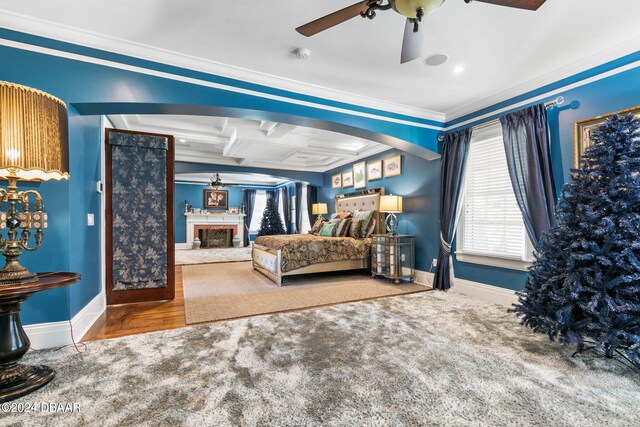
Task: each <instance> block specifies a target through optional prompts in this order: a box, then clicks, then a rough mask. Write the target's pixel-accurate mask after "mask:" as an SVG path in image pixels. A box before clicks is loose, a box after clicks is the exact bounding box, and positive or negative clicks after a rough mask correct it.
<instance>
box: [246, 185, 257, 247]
mask: <svg viewBox="0 0 640 427" xmlns="http://www.w3.org/2000/svg"><path fill="white" fill-rule="evenodd" d="M255 205H256V190H244V212H245V217H244V245H245V246H249V245H250V244H251V242H250V239H249V226H250V225H251V217H252V216H253V208H254V207H255Z"/></svg>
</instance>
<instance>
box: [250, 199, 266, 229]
mask: <svg viewBox="0 0 640 427" xmlns="http://www.w3.org/2000/svg"><path fill="white" fill-rule="evenodd" d="M266 207H267V192H266V191H262V190H258V191H256V201H255V203H254V204H253V214H252V215H251V222H250V223H249V231H250V232H251V233H257V232H258V230H260V222H261V221H262V215H263V214H264V209H265V208H266Z"/></svg>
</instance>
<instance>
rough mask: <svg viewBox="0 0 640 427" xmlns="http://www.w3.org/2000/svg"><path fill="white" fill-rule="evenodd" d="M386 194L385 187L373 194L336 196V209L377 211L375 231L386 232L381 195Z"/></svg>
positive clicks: (338, 210)
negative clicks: (381, 207) (381, 208)
mask: <svg viewBox="0 0 640 427" xmlns="http://www.w3.org/2000/svg"><path fill="white" fill-rule="evenodd" d="M381 194H384V189H382V188H381V189H380V191H379V192H375V193H371V194H360V195H353V196H352V195H349V196H347V197H340V196H336V199H335V209H336V212H342V211H349V212H355V211H356V210H357V209H360V210H364V211H376V214H375V215H374V218H375V219H376V228H375V231H374V232H375V233H376V234H377V233H382V232H384V214H382V213H380V195H381Z"/></svg>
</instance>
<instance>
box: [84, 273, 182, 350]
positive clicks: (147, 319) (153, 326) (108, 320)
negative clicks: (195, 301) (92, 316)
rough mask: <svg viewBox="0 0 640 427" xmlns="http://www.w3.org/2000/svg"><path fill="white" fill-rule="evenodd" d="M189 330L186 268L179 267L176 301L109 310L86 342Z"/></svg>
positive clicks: (124, 306) (112, 307) (87, 335)
mask: <svg viewBox="0 0 640 427" xmlns="http://www.w3.org/2000/svg"><path fill="white" fill-rule="evenodd" d="M185 326H187V323H186V320H185V315H184V295H183V292H182V268H181V267H179V266H176V298H175V299H174V300H173V301H167V302H144V303H133V304H122V305H113V306H108V307H107V310H106V311H105V313H104V314H103V315H102V317H100V319H98V321H97V322H96V323H95V324H94V325H93V326H92V327H91V329H90V330H89V332H87V334H86V335H85V336H84V338H83V339H82V341H83V342H85V341H96V340H102V339H106V338H117V337H123V336H126V335H135V334H142V333H145V332H154V331H163V330H167V329H176V328H182V327H185Z"/></svg>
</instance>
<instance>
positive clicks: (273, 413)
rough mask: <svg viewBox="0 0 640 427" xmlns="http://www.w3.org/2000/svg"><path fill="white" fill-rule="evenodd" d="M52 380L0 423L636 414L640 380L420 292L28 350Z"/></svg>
mask: <svg viewBox="0 0 640 427" xmlns="http://www.w3.org/2000/svg"><path fill="white" fill-rule="evenodd" d="M26 362H29V363H35V364H48V365H50V366H52V367H55V369H57V371H58V375H57V377H56V379H55V380H54V382H53V383H51V384H49V385H48V386H47V387H45V388H44V389H42V390H40V391H37V392H35V393H33V394H31V395H29V396H27V397H25V398H23V399H21V400H19V401H18V402H21V403H28V404H35V403H41V402H53V403H66V402H70V403H78V404H79V406H80V408H79V411H78V412H76V413H58V414H51V413H42V412H32V413H2V412H0V425H51V426H56V425H60V426H122V425H146V426H164V425H167V426H169V425H171V426H173V425H186V426H203V425H208V426H213V425H215V426H274V425H277V426H327V425H329V426H349V427H353V426H364V425H367V426H402V425H410V426H421V425H422V426H425V425H434V426H436V425H443V426H507V425H511V426H589V427H596V426H633V425H637V422H638V407H639V405H640V380H639V379H638V377H637V376H636V375H635V374H632V373H631V372H629V371H626V370H625V369H624V368H623V367H621V366H619V365H617V364H615V363H612V362H610V361H605V360H601V359H596V358H593V357H591V356H586V357H577V358H573V357H571V349H569V348H564V347H562V346H560V345H558V344H555V343H551V342H549V341H548V340H547V338H546V337H544V336H542V335H538V334H533V333H532V332H531V331H530V330H529V329H527V328H524V327H522V326H520V325H519V324H518V322H517V320H516V319H515V318H514V317H513V315H511V314H508V313H506V312H505V310H504V308H497V307H495V306H488V305H484V304H480V303H478V302H477V301H475V300H473V299H470V298H468V297H465V296H462V295H456V294H451V293H442V292H422V293H417V294H412V295H403V296H398V297H394V298H382V299H376V300H372V301H367V302H359V303H352V304H341V305H335V306H331V307H325V308H320V309H312V310H305V311H297V312H293V313H285V314H277V315H270V316H259V317H252V318H247V319H240V320H235V321H229V322H221V323H213V324H207V325H199V326H191V327H186V328H182V329H176V330H171V331H163V332H155V333H151V334H145V335H137V336H130V337H125V338H118V339H113V340H105V341H97V342H90V343H87V346H86V348H85V349H84V353H83V354H77V353H75V351H74V350H73V348H65V349H62V350H59V351H39V352H30V353H29V354H27V356H26Z"/></svg>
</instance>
